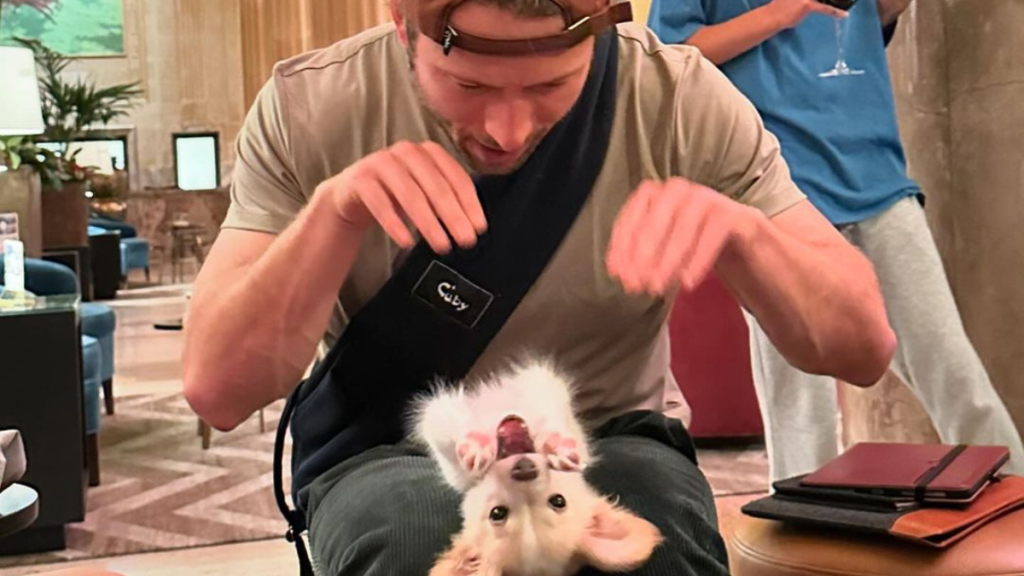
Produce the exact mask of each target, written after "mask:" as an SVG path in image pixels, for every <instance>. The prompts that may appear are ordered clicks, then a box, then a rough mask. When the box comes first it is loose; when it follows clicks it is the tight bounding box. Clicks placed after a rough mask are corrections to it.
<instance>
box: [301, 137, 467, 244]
mask: <svg viewBox="0 0 1024 576" xmlns="http://www.w3.org/2000/svg"><path fill="white" fill-rule="evenodd" d="M316 193H317V194H330V195H331V196H332V197H333V199H334V204H335V206H336V207H337V210H338V215H339V217H340V218H341V219H342V221H343V222H344V223H346V224H347V225H349V226H351V227H352V228H354V229H356V230H365V229H366V228H368V227H369V226H370V225H371V224H372V223H373V222H374V221H375V220H376V221H377V222H378V223H379V224H380V225H381V227H382V228H383V229H384V232H386V233H387V234H388V236H390V237H391V239H392V240H394V241H395V242H396V243H397V244H398V245H399V246H402V247H403V248H412V246H413V244H414V241H413V236H412V234H411V233H410V231H409V228H408V227H407V226H406V224H405V222H404V221H403V220H405V219H408V221H410V222H411V223H412V225H413V226H415V227H416V229H417V230H419V233H420V235H421V236H422V237H423V238H424V240H426V241H427V243H428V244H430V247H431V248H433V250H434V251H435V252H437V253H439V254H443V253H446V252H448V251H449V250H451V248H452V246H451V241H450V240H449V238H448V234H446V233H445V230H447V231H448V233H449V234H451V236H452V238H454V239H455V241H456V242H458V244H459V245H460V246H462V247H464V248H469V247H472V246H473V245H474V244H475V243H476V239H477V236H478V235H479V234H481V233H483V232H484V230H486V229H487V220H486V218H485V217H484V210H483V207H481V205H480V200H479V198H478V197H477V194H476V188H475V187H474V186H473V181H472V180H470V178H469V175H468V174H467V173H466V171H465V170H464V169H463V168H462V166H460V165H459V163H458V162H456V161H455V159H454V158H452V157H451V155H450V154H448V152H446V151H445V150H444V148H442V147H441V146H439V145H438V144H436V143H434V142H425V143H421V144H414V143H411V142H400V143H398V144H395V145H394V146H391V147H390V148H386V149H384V150H381V151H379V152H376V153H374V154H372V155H370V156H367V157H366V158H364V159H363V160H360V161H359V162H356V163H355V164H353V165H352V166H351V167H349V168H348V169H346V170H345V171H344V172H342V173H341V174H339V175H337V176H335V177H334V178H331V179H329V180H327V181H325V182H323V183H322V184H321V185H320V186H319V187H318V188H317V191H316Z"/></svg>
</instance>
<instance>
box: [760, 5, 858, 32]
mask: <svg viewBox="0 0 1024 576" xmlns="http://www.w3.org/2000/svg"><path fill="white" fill-rule="evenodd" d="M768 8H769V10H770V11H771V14H772V15H773V16H774V17H775V18H776V22H777V23H778V25H779V27H780V28H781V29H789V28H795V27H796V26H798V25H799V24H800V23H801V22H803V21H804V18H806V17H807V16H809V15H811V14H825V15H828V16H832V17H833V18H846V17H847V16H849V14H847V13H846V12H844V11H843V10H840V9H838V8H833V7H832V6H829V5H827V4H823V3H821V2H819V1H818V0H772V2H771V3H770V4H769V5H768Z"/></svg>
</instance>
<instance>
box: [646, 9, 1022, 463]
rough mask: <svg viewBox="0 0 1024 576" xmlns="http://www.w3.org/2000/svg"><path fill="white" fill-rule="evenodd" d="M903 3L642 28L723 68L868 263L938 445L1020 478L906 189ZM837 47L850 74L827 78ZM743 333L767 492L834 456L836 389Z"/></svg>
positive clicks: (714, 17) (694, 14) (688, 12)
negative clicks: (893, 59) (896, 90)
mask: <svg viewBox="0 0 1024 576" xmlns="http://www.w3.org/2000/svg"><path fill="white" fill-rule="evenodd" d="M909 3H910V0H860V1H858V2H857V3H856V4H854V6H853V7H852V8H851V9H850V10H849V12H841V11H839V10H837V9H835V8H832V7H830V6H826V5H825V4H822V3H820V2H818V1H816V0H653V4H652V6H651V11H650V20H649V23H648V24H649V26H650V28H651V29H652V30H653V31H654V32H655V34H657V35H658V36H659V38H660V39H661V41H663V42H665V43H686V44H690V45H693V46H696V47H697V48H699V49H700V50H701V52H702V53H703V55H704V56H705V57H706V58H707V59H708V60H710V61H712V62H714V63H715V64H716V65H718V66H719V67H720V69H721V70H722V72H724V73H725V75H726V76H728V77H729V79H730V80H731V81H732V82H733V83H734V84H735V85H736V86H737V87H738V88H739V89H740V90H741V91H742V92H743V93H744V94H745V95H746V96H747V98H749V99H750V100H751V101H752V102H753V103H754V105H755V106H756V107H757V109H758V111H759V112H760V113H761V116H762V117H763V119H764V122H765V125H766V126H767V127H768V129H769V130H770V131H771V132H772V133H773V134H775V136H776V137H778V139H779V141H780V143H781V147H782V154H783V157H784V158H785V159H786V161H787V162H788V164H789V166H790V169H791V171H792V173H793V179H794V180H795V181H796V183H797V184H798V185H799V186H800V187H801V189H802V190H803V191H804V193H805V194H807V196H808V197H809V199H810V200H811V202H812V203H813V204H814V205H815V206H817V207H818V209H819V210H821V212H822V213H824V214H825V216H826V217H828V218H829V219H830V220H831V222H832V223H833V224H835V225H836V226H837V227H838V228H839V229H840V230H841V231H842V232H843V234H844V235H845V236H846V237H847V239H848V240H849V241H850V242H852V243H853V244H855V245H856V246H857V247H859V248H860V249H861V250H862V251H863V252H864V253H865V254H866V255H867V256H868V257H869V258H870V259H871V260H872V262H873V263H874V265H875V268H876V271H877V273H878V277H879V281H880V283H881V288H882V293H883V295H884V297H885V300H886V309H887V312H888V315H889V320H890V322H891V324H892V326H893V329H894V330H895V332H896V336H897V339H898V342H899V345H898V349H897V352H896V356H895V358H894V360H893V364H892V369H893V371H894V372H895V373H896V374H897V375H898V376H899V377H900V378H901V379H902V380H903V381H904V382H906V383H907V384H908V385H909V386H910V387H911V389H912V390H913V391H914V393H915V394H916V396H917V397H918V398H920V399H921V401H922V402H923V404H924V406H925V408H926V409H927V410H928V413H929V414H930V415H931V418H932V421H933V423H934V424H935V427H936V429H937V430H938V432H939V435H940V436H941V438H942V440H943V441H944V442H948V443H973V444H998V445H1005V446H1009V447H1010V450H1011V454H1012V456H1011V460H1010V465H1009V468H1008V470H1009V471H1013V472H1016V473H1018V474H1020V473H1024V446H1022V443H1021V437H1020V434H1019V433H1018V431H1017V430H1016V429H1015V427H1014V424H1013V421H1012V420H1011V419H1010V416H1009V414H1008V412H1007V410H1006V407H1005V406H1004V404H1003V403H1002V401H1001V400H1000V398H999V396H998V395H997V394H996V392H995V390H994V389H993V387H992V384H991V382H990V381H989V377H988V375H987V373H986V371H985V368H984V366H983V365H982V363H981V361H980V360H979V358H978V355H977V353H976V352H975V350H974V348H973V346H972V344H971V342H970V340H969V339H968V337H967V335H966V333H965V331H964V328H963V324H962V321H961V319H960V315H959V312H958V311H957V308H956V304H955V302H954V300H953V296H952V293H951V290H950V288H949V284H948V280H947V278H946V276H945V271H944V270H943V266H942V262H941V260H940V258H939V254H938V251H937V249H936V246H935V242H934V240H933V238H932V236H931V233H930V231H929V228H928V224H927V221H926V219H925V214H924V210H923V208H922V204H923V195H922V192H921V189H920V187H919V186H918V184H917V182H915V181H914V180H912V179H911V178H909V177H908V176H907V170H906V160H905V158H904V153H903V147H902V144H901V142H900V137H899V130H898V127H897V123H896V112H895V106H894V101H893V94H892V86H891V84H890V79H889V70H888V65H887V61H886V56H885V42H886V40H887V37H888V36H889V35H891V27H892V25H893V24H894V23H895V20H896V19H897V17H898V16H899V14H900V13H902V11H903V10H904V9H905V8H906V7H907V5H908V4H909ZM837 23H839V24H840V26H837ZM840 31H842V32H843V33H842V35H841V36H840V35H839V32H840ZM839 37H842V38H843V40H844V41H843V42H842V46H843V52H844V59H845V62H846V64H847V66H848V69H849V70H851V71H853V72H854V73H852V74H849V75H831V76H824V77H823V76H822V74H823V73H826V72H828V71H830V70H832V69H833V68H834V66H835V65H836V63H837V60H838V58H839V42H837V38H839ZM747 319H748V323H749V325H750V328H751V338H750V342H751V355H752V365H753V373H754V383H755V387H756V388H757V393H758V399H759V401H760V404H761V413H762V416H763V419H764V422H765V438H766V442H767V446H768V454H769V459H770V464H771V477H772V480H777V479H781V478H788V477H792V476H796V475H798V474H804V473H808V472H811V471H812V470H814V469H816V468H818V467H819V466H821V465H822V464H824V463H825V462H826V461H827V460H829V459H831V458H833V457H834V456H835V455H836V454H837V441H836V432H835V421H836V413H837V412H838V409H837V406H836V389H835V386H834V384H833V382H832V381H831V380H830V379H829V378H826V377H822V376H816V375H812V374H806V373H803V372H800V371H799V370H797V369H796V368H793V367H792V366H790V365H789V364H788V363H787V362H786V360H785V359H784V358H783V357H782V355H781V354H779V352H778V351H777V350H776V349H775V347H774V346H773V345H772V344H771V342H770V341H769V339H768V337H767V336H766V335H765V333H764V331H763V330H762V329H761V327H760V326H759V325H758V324H757V321H756V319H754V318H753V317H751V316H749V315H748V316H747Z"/></svg>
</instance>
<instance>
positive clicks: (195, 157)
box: [171, 132, 221, 190]
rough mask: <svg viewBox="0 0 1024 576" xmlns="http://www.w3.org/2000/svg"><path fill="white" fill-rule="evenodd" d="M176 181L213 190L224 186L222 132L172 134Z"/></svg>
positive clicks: (186, 187)
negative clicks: (221, 153) (221, 165)
mask: <svg viewBox="0 0 1024 576" xmlns="http://www.w3.org/2000/svg"><path fill="white" fill-rule="evenodd" d="M171 137H172V138H173V142H174V174H175V178H174V183H175V185H176V186H177V187H178V188H179V189H181V190H213V189H215V188H217V187H218V186H220V176H221V173H220V134H219V133H217V132H190V133H183V134H172V135H171Z"/></svg>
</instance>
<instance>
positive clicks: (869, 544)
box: [729, 510, 1024, 576]
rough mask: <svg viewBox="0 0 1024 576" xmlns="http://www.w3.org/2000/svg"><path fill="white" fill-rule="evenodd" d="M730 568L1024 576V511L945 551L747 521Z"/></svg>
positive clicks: (759, 575) (755, 575) (794, 574)
mask: <svg viewBox="0 0 1024 576" xmlns="http://www.w3.org/2000/svg"><path fill="white" fill-rule="evenodd" d="M729 564H730V567H731V570H732V573H733V575H734V576H804V575H818V574H822V575H824V574H828V575H829V576H843V575H858V576H881V575H886V576H888V575H893V576H917V575H918V574H921V575H925V574H926V575H928V576H997V575H998V576H1014V575H1017V576H1024V510H1018V511H1016V512H1012V513H1010V514H1008V515H1006V516H1003V517H1001V518H999V519H997V520H994V521H993V522H991V523H989V524H987V525H985V526H983V527H982V528H980V529H978V531H977V532H975V533H974V534H971V535H970V536H968V537H967V538H965V539H963V540H961V541H960V542H958V543H956V544H953V545H952V546H950V547H949V548H947V549H945V550H937V549H931V548H927V547H925V546H922V545H920V544H913V543H909V542H908V543H904V542H900V541H898V540H890V539H886V538H884V537H871V536H868V537H863V536H860V535H855V534H838V533H836V532H832V531H829V532H817V531H814V530H809V529H806V528H795V527H792V526H788V525H786V526H784V525H783V524H782V523H779V522H773V521H769V520H758V519H755V518H750V517H747V516H744V517H743V519H742V520H740V521H739V522H737V524H736V530H735V532H734V535H733V537H732V538H730V539H729Z"/></svg>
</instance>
